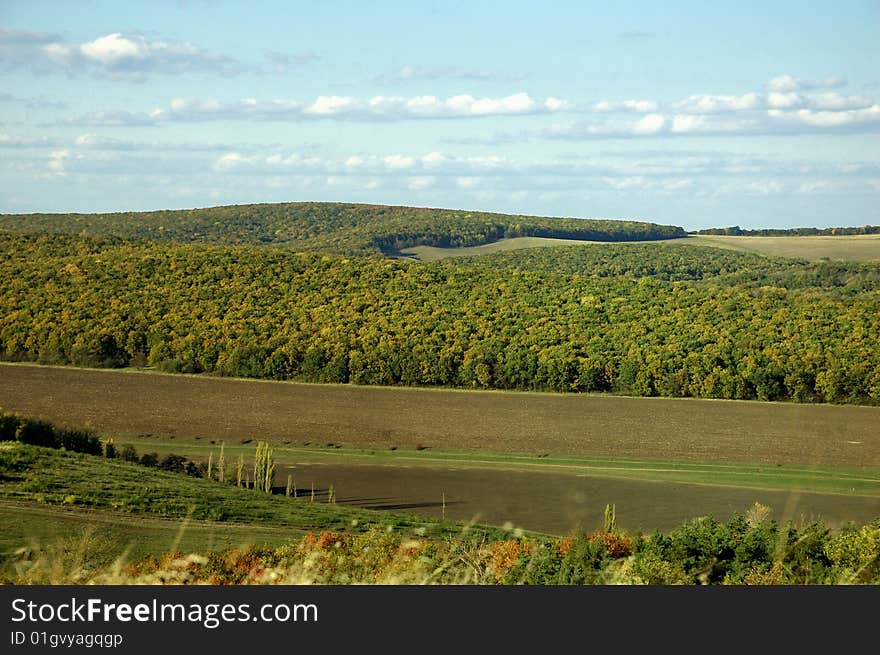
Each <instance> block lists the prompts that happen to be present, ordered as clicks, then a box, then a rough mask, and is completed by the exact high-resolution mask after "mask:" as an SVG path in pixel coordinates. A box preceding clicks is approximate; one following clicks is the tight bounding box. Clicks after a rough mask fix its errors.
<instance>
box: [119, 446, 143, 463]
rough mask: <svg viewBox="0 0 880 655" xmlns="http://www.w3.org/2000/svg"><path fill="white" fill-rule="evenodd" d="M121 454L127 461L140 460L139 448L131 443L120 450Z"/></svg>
mask: <svg viewBox="0 0 880 655" xmlns="http://www.w3.org/2000/svg"><path fill="white" fill-rule="evenodd" d="M119 456H120V457H122V459H123V460H124V461H126V462H135V463H137V462H140V457H139V456H138V452H137V449H136V448H135V447H134V446H132V445H131V444H126V445H125V446H123V447H122V450H121V451H120V452H119Z"/></svg>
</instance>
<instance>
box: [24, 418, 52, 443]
mask: <svg viewBox="0 0 880 655" xmlns="http://www.w3.org/2000/svg"><path fill="white" fill-rule="evenodd" d="M15 438H16V439H17V440H18V441H20V442H21V443H26V444H30V445H31V446H45V447H47V448H59V447H60V446H61V440H60V438H59V436H58V433H57V432H56V431H55V428H54V427H53V426H52V424H51V423H49V422H48V421H41V420H39V419H33V418H26V419H22V421H21V423H20V424H19V426H18V430H16V433H15Z"/></svg>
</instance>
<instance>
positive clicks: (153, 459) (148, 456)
mask: <svg viewBox="0 0 880 655" xmlns="http://www.w3.org/2000/svg"><path fill="white" fill-rule="evenodd" d="M140 463H141V466H152V467H157V466H159V453H144V454H143V455H141V460H140Z"/></svg>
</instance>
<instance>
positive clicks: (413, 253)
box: [400, 237, 641, 262]
mask: <svg viewBox="0 0 880 655" xmlns="http://www.w3.org/2000/svg"><path fill="white" fill-rule="evenodd" d="M601 243H604V242H602V241H583V240H578V239H551V238H547V237H514V238H511V239H500V240H498V241H493V242H492V243H486V244H483V245H481V246H468V247H465V248H437V247H435V246H413V247H412V248H404V249H403V250H401V251H400V253H401V255H403V256H404V257H405V258H407V259H417V260H418V261H420V262H434V261H437V260H440V259H449V258H451V257H470V256H472V255H490V254H492V253H494V252H503V251H505V250H520V249H522V248H540V247H546V246H579V245H595V244H601ZM639 243H641V242H639Z"/></svg>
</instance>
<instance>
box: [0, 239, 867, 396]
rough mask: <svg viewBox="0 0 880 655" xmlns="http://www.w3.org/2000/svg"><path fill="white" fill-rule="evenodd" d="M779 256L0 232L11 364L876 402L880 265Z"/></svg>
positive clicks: (1, 339)
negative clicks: (399, 251)
mask: <svg viewBox="0 0 880 655" xmlns="http://www.w3.org/2000/svg"><path fill="white" fill-rule="evenodd" d="M608 249H610V250H611V251H610V252H609V251H608ZM652 249H654V250H652ZM767 261H768V260H766V259H764V258H760V257H757V256H755V255H752V254H748V253H736V252H728V251H721V250H717V249H710V248H694V247H690V246H683V245H678V244H675V245H673V244H650V245H649V244H628V245H624V244H619V245H611V246H609V245H608V244H602V245H592V246H562V247H559V248H547V249H543V248H542V249H534V250H533V251H531V252H530V251H519V252H510V253H498V254H496V255H492V256H490V257H487V258H481V259H479V260H475V261H473V262H465V261H461V260H456V261H454V262H433V263H414V262H409V261H399V260H391V259H379V258H376V257H349V256H343V255H333V254H324V253H294V252H291V251H290V250H286V249H280V248H265V247H254V246H213V245H201V244H187V245H181V244H168V243H162V244H159V243H151V242H138V243H130V242H129V243H127V242H124V241H121V240H119V239H115V238H105V237H102V238H88V237H78V236H70V235H63V236H62V235H51V236H38V237H34V236H31V235H12V234H9V233H6V234H4V233H2V232H0V289H2V290H3V292H2V293H0V359H5V360H15V361H37V362H41V363H44V364H74V365H77V366H105V367H122V366H144V365H149V366H153V367H155V368H158V369H161V370H164V371H168V372H185V373H203V372H204V373H210V374H215V375H232V376H239V377H257V378H271V379H277V380H302V381H309V382H336V383H355V384H377V385H397V384H401V385H422V386H442V387H463V388H494V389H520V390H534V391H566V392H613V393H619V394H627V395H638V396H676V397H678V396H694V397H702V398H727V399H756V400H796V401H801V402H835V403H838V402H843V403H858V404H878V403H880V342H878V340H877V335H878V334H880V264H855V263H831V262H818V263H809V262H792V261H786V260H779V261H772V262H770V264H769V265H768V264H767Z"/></svg>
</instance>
